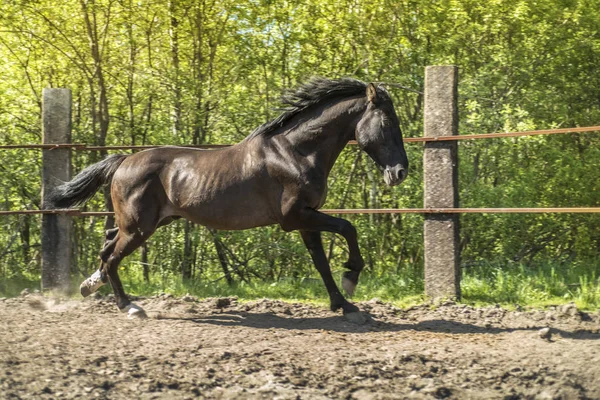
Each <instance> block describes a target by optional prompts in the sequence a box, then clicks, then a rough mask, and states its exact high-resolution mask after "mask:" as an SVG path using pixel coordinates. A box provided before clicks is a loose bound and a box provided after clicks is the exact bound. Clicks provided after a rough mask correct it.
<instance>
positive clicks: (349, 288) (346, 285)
mask: <svg viewBox="0 0 600 400" xmlns="http://www.w3.org/2000/svg"><path fill="white" fill-rule="evenodd" d="M342 288H343V289H344V291H345V292H346V294H347V295H348V296H352V295H353V294H354V290H355V289H356V284H355V283H354V282H352V281H351V280H350V279H348V278H346V277H345V276H343V277H342Z"/></svg>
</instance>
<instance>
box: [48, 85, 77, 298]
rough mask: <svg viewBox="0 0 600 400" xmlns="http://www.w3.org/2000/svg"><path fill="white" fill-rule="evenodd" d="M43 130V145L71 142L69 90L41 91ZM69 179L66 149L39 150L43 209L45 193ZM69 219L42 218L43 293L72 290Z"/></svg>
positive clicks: (68, 158) (56, 217)
mask: <svg viewBox="0 0 600 400" xmlns="http://www.w3.org/2000/svg"><path fill="white" fill-rule="evenodd" d="M42 131H43V143H44V144H56V143H70V142H71V91H70V90H69V89H43V91H42ZM70 179H71V150H70V149H69V148H57V149H47V150H46V149H45V150H43V151H42V208H43V209H46V208H47V207H48V204H47V194H48V193H50V192H51V191H52V189H53V188H54V187H56V186H57V185H59V184H61V183H62V182H65V181H68V180H70ZM71 227H72V221H71V217H69V216H67V215H52V214H50V215H43V216H42V232H41V234H42V290H43V291H53V292H58V293H62V294H67V293H69V292H70V290H71V287H70V286H71V285H70V269H71V253H72V252H71Z"/></svg>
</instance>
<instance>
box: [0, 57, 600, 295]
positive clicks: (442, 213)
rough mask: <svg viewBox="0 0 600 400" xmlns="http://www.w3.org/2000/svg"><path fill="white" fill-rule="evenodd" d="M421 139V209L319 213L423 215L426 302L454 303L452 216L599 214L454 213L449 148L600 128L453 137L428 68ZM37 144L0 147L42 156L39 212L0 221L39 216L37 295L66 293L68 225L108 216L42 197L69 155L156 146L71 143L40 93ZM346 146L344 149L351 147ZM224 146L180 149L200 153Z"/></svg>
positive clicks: (436, 73) (62, 107) (450, 89)
mask: <svg viewBox="0 0 600 400" xmlns="http://www.w3.org/2000/svg"><path fill="white" fill-rule="evenodd" d="M424 94H425V96H424V103H425V104H424V105H425V107H424V123H425V124H424V135H423V137H409V138H404V142H405V143H423V144H424V146H425V149H424V157H423V172H424V179H423V180H424V207H423V208H384V209H381V208H379V209H365V208H356V209H322V210H321V211H322V212H324V213H327V214H423V215H425V221H424V255H425V260H424V261H425V264H424V267H425V292H426V294H427V295H428V296H429V297H432V298H459V297H460V254H459V253H460V252H459V224H458V222H459V220H458V216H459V215H460V214H472V213H511V214H514V213H520V214H522V213H600V207H540V208H531V207H529V208H461V207H459V204H458V168H457V161H458V151H457V142H458V141H463V140H480V139H498V138H514V137H524V136H536V135H565V134H574V133H592V132H600V125H597V126H586V127H573V128H560V129H544V130H532V131H520V132H495V133H486V134H465V135H458V100H457V99H458V68H457V67H455V66H429V67H426V69H425V92H424ZM42 97H43V105H42V125H43V143H42V144H10V145H0V151H2V150H10V149H27V150H42V152H43V155H42V209H40V210H0V216H3V215H41V216H42V289H43V290H53V291H63V292H68V291H69V290H70V288H69V287H68V285H69V282H70V279H69V266H70V264H71V259H70V257H71V253H72V252H71V243H70V232H71V218H72V217H101V216H111V215H114V213H113V212H110V211H81V210H79V209H61V210H54V209H47V206H46V202H45V199H46V196H45V194H46V193H48V192H49V191H51V190H52V188H53V187H54V186H55V185H56V182H57V178H58V180H62V181H68V180H70V178H71V176H70V171H71V152H72V151H99V150H102V151H114V150H131V151H141V150H146V149H151V148H156V147H161V145H137V146H127V145H123V146H95V145H87V144H83V143H71V104H72V99H71V91H70V90H69V89H44V90H43V93H42ZM356 144H357V143H356V142H355V141H351V142H350V143H349V145H356ZM228 146H230V145H227V144H203V145H194V146H191V145H190V146H182V147H190V148H200V149H216V148H222V147H228Z"/></svg>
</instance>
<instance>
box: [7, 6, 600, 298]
mask: <svg viewBox="0 0 600 400" xmlns="http://www.w3.org/2000/svg"><path fill="white" fill-rule="evenodd" d="M0 60H1V61H0V81H1V82H2V84H1V85H0V144H26V143H41V119H40V117H41V91H42V89H43V88H45V87H66V88H69V89H71V90H72V92H73V126H72V127H73V141H74V142H75V143H85V144H90V145H101V146H102V145H142V144H153V145H158V144H173V145H182V144H186V145H187V144H205V143H219V144H231V143H235V142H238V141H240V140H242V139H243V138H244V137H245V136H246V135H248V134H249V133H250V132H251V131H252V130H253V129H254V128H255V127H257V126H258V125H260V124H263V123H265V122H267V121H269V120H271V119H273V118H275V117H276V116H277V115H278V111H277V107H278V106H279V103H278V98H279V96H280V94H281V93H282V91H283V90H285V89H286V88H293V87H294V86H296V85H297V84H299V83H301V82H303V81H306V80H308V79H309V78H310V77H312V76H324V77H328V78H338V77H346V76H349V77H354V78H358V79H361V80H364V81H383V82H393V83H397V84H399V85H402V86H405V87H408V88H411V89H413V90H414V91H410V90H403V89H399V88H395V87H389V90H390V92H391V95H392V97H393V100H394V102H395V105H396V108H397V113H398V116H399V119H400V125H401V129H402V131H403V134H404V136H405V137H415V136H422V128H423V122H422V121H423V115H422V109H423V96H422V94H420V93H418V92H422V90H423V79H424V68H425V66H427V65H442V64H453V65H457V66H458V67H459V68H460V72H459V75H460V83H459V107H460V109H459V114H460V126H459V132H460V134H472V133H488V132H501V131H514V130H530V129H546V128H559V127H574V126H590V125H598V124H599V121H600V73H599V66H600V3H599V2H598V1H596V0H532V1H518V0H492V1H485V2H482V1H478V0H477V1H476V0H464V1H463V0H461V1H459V0H454V1H453V0H439V1H422V0H370V1H365V0H340V1H322V0H314V1H309V2H306V1H283V0H281V1H275V0H250V1H242V2H240V1H232V0H219V1H217V0H195V1H192V0H171V1H164V2H163V1H143V0H141V1H133V0H80V1H75V0H66V1H61V2H56V1H49V0H32V1H29V0H2V2H1V3H0ZM599 144H600V140H599V137H598V133H597V132H596V133H587V134H570V135H560V136H551V137H522V138H512V139H493V140H480V141H462V142H460V144H459V158H460V175H459V184H460V204H461V206H462V207H547V206H556V207H561V206H598V205H599V204H600V191H599V190H598V189H599V186H600V180H599V178H598V171H599V170H600V148H599ZM407 151H408V154H409V159H410V162H411V167H410V172H409V177H408V178H407V180H406V181H405V182H404V183H403V184H402V185H400V186H398V187H393V188H390V187H386V186H385V185H384V183H383V179H382V177H381V176H380V174H379V172H378V171H377V170H376V168H375V165H374V164H373V163H372V162H371V161H370V160H369V159H368V157H367V156H366V155H364V154H361V153H360V152H359V151H358V149H357V148H356V147H355V146H354V147H353V146H348V148H347V149H346V150H345V151H344V152H343V153H342V155H341V157H340V159H339V160H338V163H337V164H336V166H335V168H334V171H333V172H332V174H331V177H330V190H329V197H328V201H327V204H326V205H325V207H326V208H385V207H390V208H395V207H400V208H410V207H419V208H420V207H422V198H423V196H422V194H423V193H422V192H423V187H422V165H421V157H422V152H423V149H422V145H421V144H407ZM106 155H107V152H106V151H95V152H94V151H89V152H83V151H74V152H73V169H74V171H73V172H74V173H77V172H78V171H80V170H81V169H83V168H84V167H85V166H87V165H90V164H91V163H93V162H96V161H98V160H100V159H101V158H103V157H105V156H106ZM0 158H1V162H0V187H1V190H0V209H2V210H20V209H39V208H40V168H41V152H40V151H39V150H0ZM104 195H106V192H105V193H104ZM105 201H106V200H105V198H104V196H103V195H102V194H100V195H97V196H96V198H95V199H94V200H93V201H91V202H90V203H88V205H87V206H86V209H88V210H104V209H106V204H105ZM348 218H349V219H350V220H351V221H352V222H353V223H354V224H355V225H356V227H357V229H358V232H359V236H360V237H359V240H360V245H361V248H362V249H363V252H364V256H365V259H366V263H367V267H366V268H367V274H366V276H365V279H364V281H363V285H362V288H361V289H360V291H359V292H358V297H359V298H360V297H361V296H362V297H365V298H368V297H372V296H379V297H381V298H383V299H387V300H395V301H399V300H400V299H404V298H407V296H408V297H410V296H417V298H420V297H419V296H420V294H421V293H422V290H423V277H422V276H423V230H422V225H423V217H422V216H419V215H370V216H365V215H363V216H349V217H348ZM105 223H106V222H105V219H104V218H102V217H96V218H75V219H74V224H75V229H74V238H73V239H74V242H75V248H74V253H75V254H74V258H73V259H74V260H75V262H74V264H73V265H72V271H73V277H74V280H75V281H80V280H81V279H82V278H83V277H85V276H87V275H88V274H90V273H91V272H92V271H94V270H95V269H96V268H97V264H98V251H99V249H100V247H101V245H102V242H103V231H104V228H105ZM109 223H110V221H109ZM0 224H1V225H2V229H1V230H0V293H4V294H14V293H15V292H16V291H17V290H19V289H20V288H21V287H23V286H29V287H32V286H35V285H39V276H40V217H39V216H31V215H19V216H3V217H1V219H0ZM324 240H325V246H326V251H327V253H328V256H329V257H330V259H331V263H332V267H333V269H334V272H335V273H338V274H339V272H340V270H341V265H342V262H343V260H344V257H345V255H346V246H345V244H344V243H343V241H342V240H341V239H340V238H337V237H334V236H333V235H324ZM599 244H600V215H596V214H497V215H495V214H469V215H464V216H462V217H461V250H462V269H463V276H464V280H463V294H464V296H465V299H467V300H468V301H484V302H504V303H519V302H520V303H536V302H537V303H539V302H541V303H548V302H556V301H576V302H578V303H580V304H581V305H583V306H586V307H595V306H598V305H599V304H600V284H599V283H598V277H599V276H600V274H599V272H600V262H599V261H598V256H599ZM121 268H122V270H123V273H124V274H125V275H126V277H125V279H124V280H125V282H126V290H128V291H132V292H134V293H136V292H137V293H144V292H145V293H147V292H156V291H163V290H171V291H175V292H177V291H181V292H184V291H195V292H198V293H205V294H221V293H241V294H242V295H246V296H252V295H271V296H295V297H298V298H318V297H319V296H321V297H323V298H324V297H325V296H326V294H325V291H324V289H323V288H322V284H320V283H318V282H316V283H313V282H314V281H313V280H312V279H306V278H311V277H312V278H314V277H316V276H317V274H316V271H315V270H314V267H313V266H312V263H311V262H310V258H309V256H308V253H307V251H306V250H305V249H304V247H303V245H302V243H301V240H300V239H299V236H298V235H297V234H295V233H289V234H288V233H284V232H283V231H282V230H281V229H279V228H278V227H266V228H260V229H255V230H250V231H244V232H217V231H209V230H207V229H205V228H202V227H197V226H194V225H193V224H191V223H189V222H186V221H178V222H176V223H173V224H171V225H170V226H168V227H165V228H162V229H161V230H159V231H158V232H157V233H156V234H155V235H154V236H153V237H152V238H151V239H150V241H149V242H148V243H147V245H146V246H144V247H143V248H142V249H141V250H140V251H138V252H136V253H135V254H134V255H132V256H130V257H129V258H128V259H127V260H126V261H125V262H124V263H123V264H122V267H121ZM275 282H278V284H276V285H275V284H274V283H275ZM259 288H260V289H259Z"/></svg>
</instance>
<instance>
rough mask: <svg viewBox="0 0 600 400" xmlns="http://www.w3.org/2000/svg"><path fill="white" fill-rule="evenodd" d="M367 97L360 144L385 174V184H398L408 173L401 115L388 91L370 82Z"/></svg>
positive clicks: (359, 127) (358, 132) (358, 129)
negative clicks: (400, 124) (401, 129)
mask: <svg viewBox="0 0 600 400" xmlns="http://www.w3.org/2000/svg"><path fill="white" fill-rule="evenodd" d="M366 96H367V107H366V109H365V112H364V114H363V115H362V117H361V119H360V121H359V122H358V124H357V125H356V133H355V135H356V141H357V142H358V145H359V147H360V148H361V149H362V150H364V151H365V152H366V153H367V154H368V155H369V157H371V159H373V161H375V164H377V167H378V168H379V170H380V171H382V172H383V179H384V181H385V183H387V184H388V185H390V186H395V185H398V184H400V183H402V181H403V180H404V179H405V178H406V175H407V174H408V158H407V157H406V151H405V150H404V143H403V142H402V132H401V131H400V126H399V122H398V116H397V115H396V111H395V110H394V105H393V104H392V100H391V98H390V96H389V94H388V93H387V92H386V91H385V89H383V88H377V87H375V85H373V84H372V83H369V84H368V85H367V90H366Z"/></svg>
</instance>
